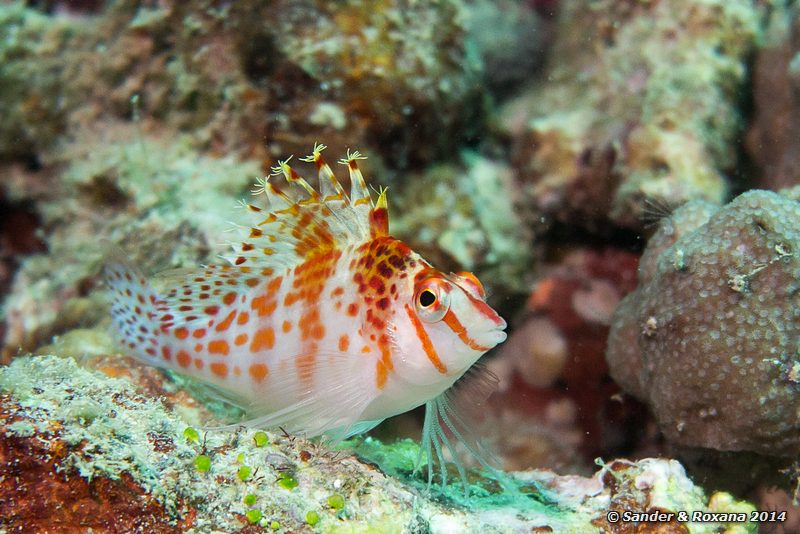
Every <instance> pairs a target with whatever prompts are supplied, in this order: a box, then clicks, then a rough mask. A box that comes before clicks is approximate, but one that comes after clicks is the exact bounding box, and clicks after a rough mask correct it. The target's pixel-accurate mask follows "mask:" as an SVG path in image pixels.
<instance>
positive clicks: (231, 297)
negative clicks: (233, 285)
mask: <svg viewBox="0 0 800 534" xmlns="http://www.w3.org/2000/svg"><path fill="white" fill-rule="evenodd" d="M235 300H236V292H234V291H231V292H229V293H225V296H224V297H222V303H223V304H225V305H226V306H230V305H231V304H233V302H234V301H235Z"/></svg>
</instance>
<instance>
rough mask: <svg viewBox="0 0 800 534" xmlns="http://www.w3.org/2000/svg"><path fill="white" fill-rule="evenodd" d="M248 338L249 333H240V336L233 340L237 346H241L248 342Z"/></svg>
mask: <svg viewBox="0 0 800 534" xmlns="http://www.w3.org/2000/svg"><path fill="white" fill-rule="evenodd" d="M247 339H248V335H247V334H239V335H238V336H236V339H234V340H233V343H234V344H235V345H236V346H237V347H240V346H242V345H244V344H245V343H247Z"/></svg>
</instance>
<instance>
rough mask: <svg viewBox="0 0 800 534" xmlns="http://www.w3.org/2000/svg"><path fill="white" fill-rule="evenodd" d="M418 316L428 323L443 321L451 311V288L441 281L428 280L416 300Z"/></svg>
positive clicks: (418, 292)
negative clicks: (448, 311)
mask: <svg viewBox="0 0 800 534" xmlns="http://www.w3.org/2000/svg"><path fill="white" fill-rule="evenodd" d="M414 303H415V307H416V309H417V315H419V317H420V318H421V319H422V320H423V321H426V322H428V323H435V322H436V321H441V320H442V318H443V317H444V316H445V314H446V313H447V310H449V309H450V293H449V288H448V287H447V286H446V285H445V283H443V282H442V281H441V280H428V281H426V282H424V284H423V286H422V287H421V288H420V289H419V290H418V291H417V296H416V299H415V300H414Z"/></svg>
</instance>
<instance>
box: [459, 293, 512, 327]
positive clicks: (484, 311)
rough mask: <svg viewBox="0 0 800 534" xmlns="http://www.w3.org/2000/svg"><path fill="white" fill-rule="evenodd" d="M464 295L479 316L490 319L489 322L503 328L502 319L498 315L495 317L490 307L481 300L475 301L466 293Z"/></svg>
mask: <svg viewBox="0 0 800 534" xmlns="http://www.w3.org/2000/svg"><path fill="white" fill-rule="evenodd" d="M464 294H465V295H466V296H467V297H469V300H470V302H472V304H473V306H475V308H477V309H478V312H479V313H480V314H481V315H483V316H484V317H486V318H487V319H490V320H491V321H493V322H494V324H496V325H497V326H505V321H504V320H503V318H502V317H500V316H499V315H497V312H496V311H494V310H493V309H492V307H491V306H489V305H488V304H486V303H485V302H483V301H482V300H478V299H476V298H475V297H473V296H472V295H470V294H469V293H467V292H466V291H465V292H464Z"/></svg>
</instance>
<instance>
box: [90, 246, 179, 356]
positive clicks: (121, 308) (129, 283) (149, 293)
mask: <svg viewBox="0 0 800 534" xmlns="http://www.w3.org/2000/svg"><path fill="white" fill-rule="evenodd" d="M103 277H104V279H105V281H106V284H107V285H108V287H109V290H110V298H111V319H112V322H113V324H114V328H115V329H116V330H117V332H118V334H119V338H118V339H120V341H121V342H122V344H123V345H124V347H125V349H126V350H128V349H130V351H131V352H132V353H133V355H135V356H137V357H139V358H140V359H142V360H144V361H146V362H147V363H150V364H158V363H159V362H158V354H159V350H160V339H159V338H160V337H161V331H160V330H159V329H158V328H157V327H156V325H157V323H158V321H157V320H156V319H157V317H159V315H161V314H163V313H164V311H163V310H162V309H160V308H163V306H164V303H163V301H162V300H161V299H159V297H158V294H157V293H156V291H155V290H154V289H153V288H152V287H151V286H150V284H149V283H148V282H147V280H146V279H145V277H144V276H143V275H142V273H141V272H140V271H139V269H137V268H136V267H135V266H134V265H133V264H132V263H131V262H130V260H128V258H127V257H126V256H125V255H124V253H122V251H120V250H112V251H111V252H110V253H109V254H108V255H107V258H106V263H105V265H104V267H103Z"/></svg>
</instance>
